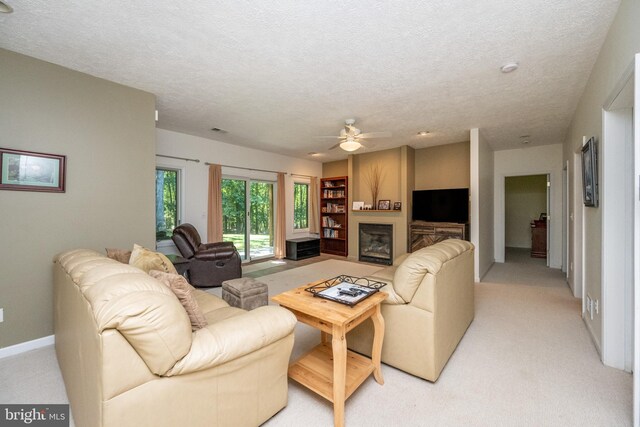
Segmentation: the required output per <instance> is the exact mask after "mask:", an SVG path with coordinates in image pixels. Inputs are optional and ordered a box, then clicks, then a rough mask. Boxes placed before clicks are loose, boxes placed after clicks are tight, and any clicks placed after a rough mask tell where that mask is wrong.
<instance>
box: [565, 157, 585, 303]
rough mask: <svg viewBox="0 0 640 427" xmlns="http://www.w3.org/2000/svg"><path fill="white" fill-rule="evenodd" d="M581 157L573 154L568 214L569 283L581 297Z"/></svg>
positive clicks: (582, 272) (582, 231) (577, 295)
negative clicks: (570, 244)
mask: <svg viewBox="0 0 640 427" xmlns="http://www.w3.org/2000/svg"><path fill="white" fill-rule="evenodd" d="M581 171H582V157H581V154H580V150H578V152H576V153H574V154H573V213H571V214H570V215H569V218H570V219H571V221H573V233H572V235H573V260H572V261H570V262H569V272H570V278H571V280H570V281H569V285H570V287H571V289H572V290H573V296H574V297H576V298H583V295H584V280H583V278H584V266H583V262H582V260H583V259H584V245H583V242H582V240H583V236H584V228H583V225H582V224H583V223H584V205H583V204H582V174H581ZM584 311H585V306H584V298H583V302H582V313H583V314H584Z"/></svg>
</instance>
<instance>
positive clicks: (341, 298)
mask: <svg viewBox="0 0 640 427" xmlns="http://www.w3.org/2000/svg"><path fill="white" fill-rule="evenodd" d="M385 285H386V283H382V282H376V281H373V280H369V279H365V278H364V277H354V276H346V275H341V276H337V277H334V278H333V279H329V280H325V281H324V282H320V283H318V284H316V285H313V286H310V287H308V288H306V289H305V290H306V291H307V292H311V293H312V294H313V296H314V297H320V298H325V299H328V300H331V301H335V302H339V303H340V304H346V305H348V306H351V307H353V306H354V305H356V304H357V303H359V302H360V301H362V300H364V299H365V298H368V297H370V296H371V295H373V294H374V293H376V292H378V291H379V290H380V288H381V287H383V286H385Z"/></svg>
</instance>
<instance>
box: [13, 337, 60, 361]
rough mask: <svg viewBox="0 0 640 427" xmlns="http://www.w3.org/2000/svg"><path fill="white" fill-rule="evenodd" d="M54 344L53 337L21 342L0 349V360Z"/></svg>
mask: <svg viewBox="0 0 640 427" xmlns="http://www.w3.org/2000/svg"><path fill="white" fill-rule="evenodd" d="M55 342H56V336H55V335H49V336H46V337H42V338H38V339H35V340H31V341H26V342H21V343H20V344H16V345H11V346H9V347H5V348H0V359H3V358H5V357H9V356H15V355H16V354H20V353H24V352H26V351H30V350H35V349H37V348H41V347H46V346H48V345H51V344H54V343H55Z"/></svg>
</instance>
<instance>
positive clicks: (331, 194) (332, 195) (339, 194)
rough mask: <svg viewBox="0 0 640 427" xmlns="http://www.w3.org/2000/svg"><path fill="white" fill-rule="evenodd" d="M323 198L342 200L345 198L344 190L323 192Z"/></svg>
mask: <svg viewBox="0 0 640 427" xmlns="http://www.w3.org/2000/svg"><path fill="white" fill-rule="evenodd" d="M322 197H323V198H325V199H341V198H344V190H323V191H322Z"/></svg>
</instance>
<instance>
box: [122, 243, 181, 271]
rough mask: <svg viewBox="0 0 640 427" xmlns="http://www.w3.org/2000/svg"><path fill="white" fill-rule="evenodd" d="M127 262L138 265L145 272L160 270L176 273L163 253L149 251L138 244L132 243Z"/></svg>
mask: <svg viewBox="0 0 640 427" xmlns="http://www.w3.org/2000/svg"><path fill="white" fill-rule="evenodd" d="M129 264H131V265H133V266H134V267H138V268H139V269H140V270H142V271H144V272H145V273H148V272H149V271H150V270H160V271H164V272H165V273H173V274H178V272H177V271H176V268H175V267H174V266H173V264H172V263H171V261H169V258H167V257H166V256H165V255H164V254H161V253H160V252H154V251H151V250H149V249H147V248H145V247H142V246H140V245H133V251H132V252H131V258H130V259H129Z"/></svg>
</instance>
